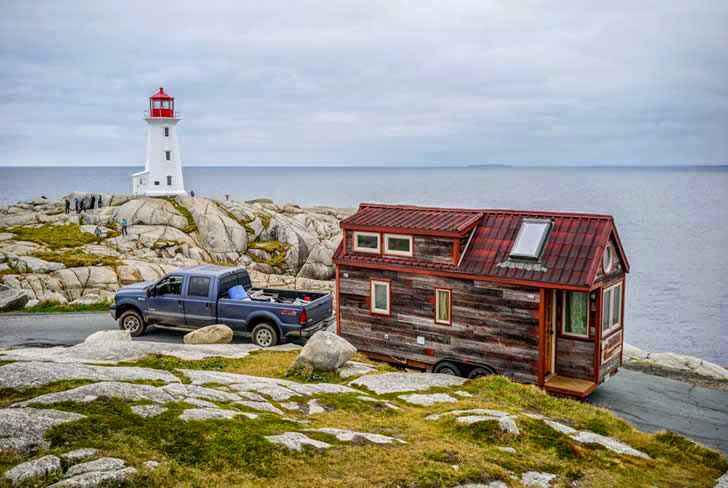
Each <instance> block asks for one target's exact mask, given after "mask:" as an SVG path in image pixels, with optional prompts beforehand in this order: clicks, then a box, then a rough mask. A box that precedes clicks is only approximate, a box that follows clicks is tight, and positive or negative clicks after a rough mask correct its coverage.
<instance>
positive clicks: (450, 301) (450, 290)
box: [435, 288, 452, 325]
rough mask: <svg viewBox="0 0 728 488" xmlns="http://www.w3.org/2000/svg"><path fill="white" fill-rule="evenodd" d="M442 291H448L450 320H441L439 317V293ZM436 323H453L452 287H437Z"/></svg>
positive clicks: (448, 316) (448, 315)
mask: <svg viewBox="0 0 728 488" xmlns="http://www.w3.org/2000/svg"><path fill="white" fill-rule="evenodd" d="M441 291H444V292H446V293H447V304H448V309H449V310H448V311H447V318H448V320H447V321H445V320H439V319H438V317H439V316H440V314H439V312H440V301H439V300H438V297H439V293H440V292H441ZM435 323H436V324H442V325H452V289H451V288H435Z"/></svg>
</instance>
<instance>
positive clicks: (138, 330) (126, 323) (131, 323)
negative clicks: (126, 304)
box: [119, 310, 146, 337]
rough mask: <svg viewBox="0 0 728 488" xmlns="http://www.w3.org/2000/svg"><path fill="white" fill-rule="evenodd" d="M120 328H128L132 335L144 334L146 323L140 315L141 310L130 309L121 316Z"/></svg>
mask: <svg viewBox="0 0 728 488" xmlns="http://www.w3.org/2000/svg"><path fill="white" fill-rule="evenodd" d="M119 328H120V329H121V330H128V331H129V334H131V335H132V337H139V336H140V335H142V334H144V329H145V328H146V324H145V323H144V319H143V318H142V316H141V315H139V312H136V311H134V310H128V311H126V312H124V313H123V314H121V317H119Z"/></svg>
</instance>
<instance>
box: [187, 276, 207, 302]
mask: <svg viewBox="0 0 728 488" xmlns="http://www.w3.org/2000/svg"><path fill="white" fill-rule="evenodd" d="M187 294H188V295H189V296H191V297H205V298H207V297H208V296H210V278H205V277H204V276H193V277H192V278H190V288H189V290H187Z"/></svg>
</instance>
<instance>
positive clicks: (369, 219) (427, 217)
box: [341, 203, 483, 235]
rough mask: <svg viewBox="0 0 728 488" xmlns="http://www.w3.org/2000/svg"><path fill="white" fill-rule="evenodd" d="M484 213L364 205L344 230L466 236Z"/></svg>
mask: <svg viewBox="0 0 728 488" xmlns="http://www.w3.org/2000/svg"><path fill="white" fill-rule="evenodd" d="M482 216H483V213H482V212H481V211H480V210H469V209H449V208H432V207H416V206H413V205H407V206H405V205H386V204H382V203H362V204H361V205H359V211H358V212H357V213H355V214H354V215H352V216H351V217H348V218H346V219H344V220H343V221H342V222H341V226H342V228H344V229H359V230H365V229H375V228H379V229H380V230H393V231H397V230H400V231H418V232H419V233H420V234H457V235H464V234H465V233H467V231H469V230H470V229H472V228H473V226H474V225H475V224H476V223H477V222H478V221H479V220H480V218H481V217H482Z"/></svg>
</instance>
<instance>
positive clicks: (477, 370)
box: [468, 366, 495, 379]
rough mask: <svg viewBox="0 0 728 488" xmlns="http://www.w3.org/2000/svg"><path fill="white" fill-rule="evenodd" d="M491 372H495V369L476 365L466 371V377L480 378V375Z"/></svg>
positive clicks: (487, 374) (486, 374)
mask: <svg viewBox="0 0 728 488" xmlns="http://www.w3.org/2000/svg"><path fill="white" fill-rule="evenodd" d="M492 374H495V371H493V370H492V369H491V368H488V367H483V366H476V367H474V368H473V369H471V370H470V372H469V373H468V378H470V379H473V378H480V377H481V376H490V375H492Z"/></svg>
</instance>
